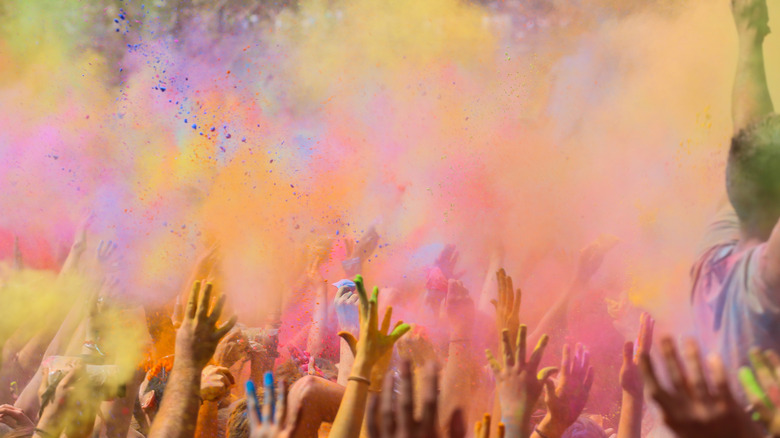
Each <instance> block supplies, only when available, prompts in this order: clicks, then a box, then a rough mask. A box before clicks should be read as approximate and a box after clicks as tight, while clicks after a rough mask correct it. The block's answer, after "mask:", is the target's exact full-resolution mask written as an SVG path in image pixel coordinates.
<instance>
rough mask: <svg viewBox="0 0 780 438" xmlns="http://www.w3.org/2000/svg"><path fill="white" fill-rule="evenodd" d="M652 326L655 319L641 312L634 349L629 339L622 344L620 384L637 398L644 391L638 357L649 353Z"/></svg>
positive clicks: (651, 340)
mask: <svg viewBox="0 0 780 438" xmlns="http://www.w3.org/2000/svg"><path fill="white" fill-rule="evenodd" d="M653 327H655V320H653V318H651V317H650V314H648V313H646V312H645V313H642V315H641V316H640V317H639V337H637V342H636V351H635V350H634V343H633V342H630V341H629V342H626V343H625V344H624V345H623V366H622V367H621V368H620V386H621V387H622V388H623V391H625V392H627V393H629V394H630V395H632V396H633V397H635V398H637V399H639V398H642V394H643V393H644V382H643V381H642V374H641V372H640V371H639V357H640V356H642V355H643V354H650V347H651V346H652V345H653Z"/></svg>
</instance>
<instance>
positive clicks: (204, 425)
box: [195, 401, 219, 438]
mask: <svg viewBox="0 0 780 438" xmlns="http://www.w3.org/2000/svg"><path fill="white" fill-rule="evenodd" d="M218 413H219V402H218V401H204V402H203V403H202V404H201V405H200V409H199V410H198V423H197V427H196V428H195V437H196V438H211V437H215V436H217V433H218V430H219V419H218V418H217V416H218V415H217V414H218Z"/></svg>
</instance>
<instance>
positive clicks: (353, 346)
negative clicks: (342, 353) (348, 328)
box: [338, 332, 357, 355]
mask: <svg viewBox="0 0 780 438" xmlns="http://www.w3.org/2000/svg"><path fill="white" fill-rule="evenodd" d="M338 335H339V336H340V337H341V339H343V340H345V341H346V342H347V345H349V349H350V350H352V355H355V352H356V351H357V339H355V336H353V335H352V333H350V332H338Z"/></svg>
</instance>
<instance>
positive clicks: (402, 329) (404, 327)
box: [390, 321, 412, 342]
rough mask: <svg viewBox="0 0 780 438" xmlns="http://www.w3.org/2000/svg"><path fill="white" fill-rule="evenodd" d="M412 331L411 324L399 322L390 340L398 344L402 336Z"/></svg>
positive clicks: (391, 333)
mask: <svg viewBox="0 0 780 438" xmlns="http://www.w3.org/2000/svg"><path fill="white" fill-rule="evenodd" d="M411 329H412V326H410V325H409V324H404V323H402V322H401V321H398V323H396V326H395V328H394V329H393V331H392V332H390V338H391V339H392V340H393V342H396V341H397V340H398V339H400V338H401V336H403V335H405V334H406V332H408V331H409V330H411Z"/></svg>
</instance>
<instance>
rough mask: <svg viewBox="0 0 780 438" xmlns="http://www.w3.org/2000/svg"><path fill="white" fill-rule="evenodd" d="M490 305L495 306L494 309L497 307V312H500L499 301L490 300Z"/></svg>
mask: <svg viewBox="0 0 780 438" xmlns="http://www.w3.org/2000/svg"><path fill="white" fill-rule="evenodd" d="M490 304H492V305H493V307H495V309H496V312H498V301H496V300H490Z"/></svg>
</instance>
